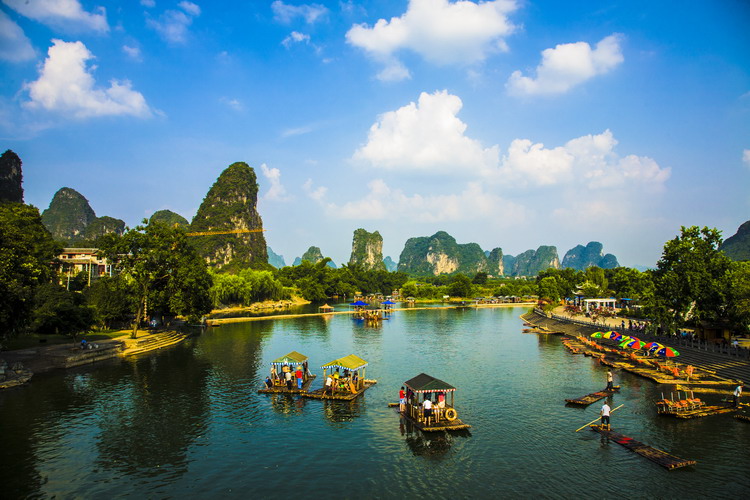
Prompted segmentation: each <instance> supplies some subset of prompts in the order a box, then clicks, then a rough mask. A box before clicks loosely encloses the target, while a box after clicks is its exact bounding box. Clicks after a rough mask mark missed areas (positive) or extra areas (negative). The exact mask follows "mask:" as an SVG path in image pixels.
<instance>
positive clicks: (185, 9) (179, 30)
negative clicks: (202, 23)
mask: <svg viewBox="0 0 750 500" xmlns="http://www.w3.org/2000/svg"><path fill="white" fill-rule="evenodd" d="M178 5H179V7H180V8H181V9H182V10H167V11H164V13H163V14H162V15H161V16H160V17H159V20H155V19H148V20H147V24H148V26H149V27H151V28H152V29H154V30H155V31H156V32H157V33H159V35H160V36H161V37H162V38H163V39H164V40H166V41H167V42H169V43H173V44H180V43H185V42H186V41H187V36H188V28H189V27H190V25H191V24H193V18H195V17H198V16H199V15H200V13H201V9H200V7H198V5H196V4H194V3H192V2H180V3H179V4H178Z"/></svg>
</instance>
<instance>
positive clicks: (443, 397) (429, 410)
mask: <svg viewBox="0 0 750 500" xmlns="http://www.w3.org/2000/svg"><path fill="white" fill-rule="evenodd" d="M404 387H405V388H406V391H405V393H404V396H405V397H404V398H403V400H404V402H403V403H401V400H402V398H401V393H399V403H391V404H390V405H389V406H399V412H400V413H401V415H403V416H404V418H407V419H409V420H411V421H412V422H413V423H414V425H415V426H416V427H417V428H418V429H419V430H422V431H426V432H432V431H446V430H460V429H468V428H470V427H471V426H470V425H469V424H466V423H464V422H462V421H461V420H459V419H458V412H457V411H456V407H455V393H456V388H455V387H453V386H452V385H450V384H448V383H446V382H443V381H442V380H440V379H437V378H435V377H432V376H430V375H427V374H426V373H420V374H419V375H417V376H416V377H414V378H413V379H410V380H407V381H406V382H404ZM402 390H403V389H402ZM448 397H450V402H448V401H447V398H448Z"/></svg>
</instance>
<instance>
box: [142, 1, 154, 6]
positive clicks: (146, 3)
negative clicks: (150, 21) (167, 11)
mask: <svg viewBox="0 0 750 500" xmlns="http://www.w3.org/2000/svg"><path fill="white" fill-rule="evenodd" d="M141 5H143V6H144V7H155V6H156V2H155V0H141Z"/></svg>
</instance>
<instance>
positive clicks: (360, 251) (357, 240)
mask: <svg viewBox="0 0 750 500" xmlns="http://www.w3.org/2000/svg"><path fill="white" fill-rule="evenodd" d="M349 265H350V266H352V265H356V266H362V268H364V269H368V270H371V269H377V270H384V269H385V264H384V263H383V237H382V236H381V235H380V233H379V232H377V231H375V232H374V233H370V232H368V231H365V230H364V229H362V228H359V229H357V230H355V231H354V236H353V237H352V254H351V257H349Z"/></svg>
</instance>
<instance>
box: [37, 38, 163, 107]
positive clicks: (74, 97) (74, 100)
mask: <svg viewBox="0 0 750 500" xmlns="http://www.w3.org/2000/svg"><path fill="white" fill-rule="evenodd" d="M52 43H53V45H52V46H51V47H50V48H49V51H48V53H47V59H46V60H45V61H44V65H43V66H42V67H41V69H40V74H39V79H38V80H36V81H34V82H31V83H28V84H26V86H25V87H26V89H28V91H29V96H30V97H31V100H30V101H27V102H26V103H24V105H25V106H27V107H28V108H31V109H44V110H47V111H55V112H60V113H67V114H70V115H72V116H74V117H76V118H87V117H92V116H106V115H133V116H139V117H144V118H145V117H148V116H151V114H152V111H151V109H150V108H149V106H148V104H146V99H145V98H144V97H143V95H142V94H141V93H140V92H136V91H134V90H133V89H132V88H131V84H130V82H129V81H127V80H122V81H118V80H112V81H111V82H110V87H109V88H106V89H105V88H96V87H95V83H96V82H95V81H94V77H93V75H92V73H91V71H92V70H93V68H87V65H86V61H88V60H89V59H93V58H94V55H93V54H92V53H91V52H89V50H88V49H87V48H86V46H85V45H84V44H83V43H82V42H63V41H62V40H52Z"/></svg>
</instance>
